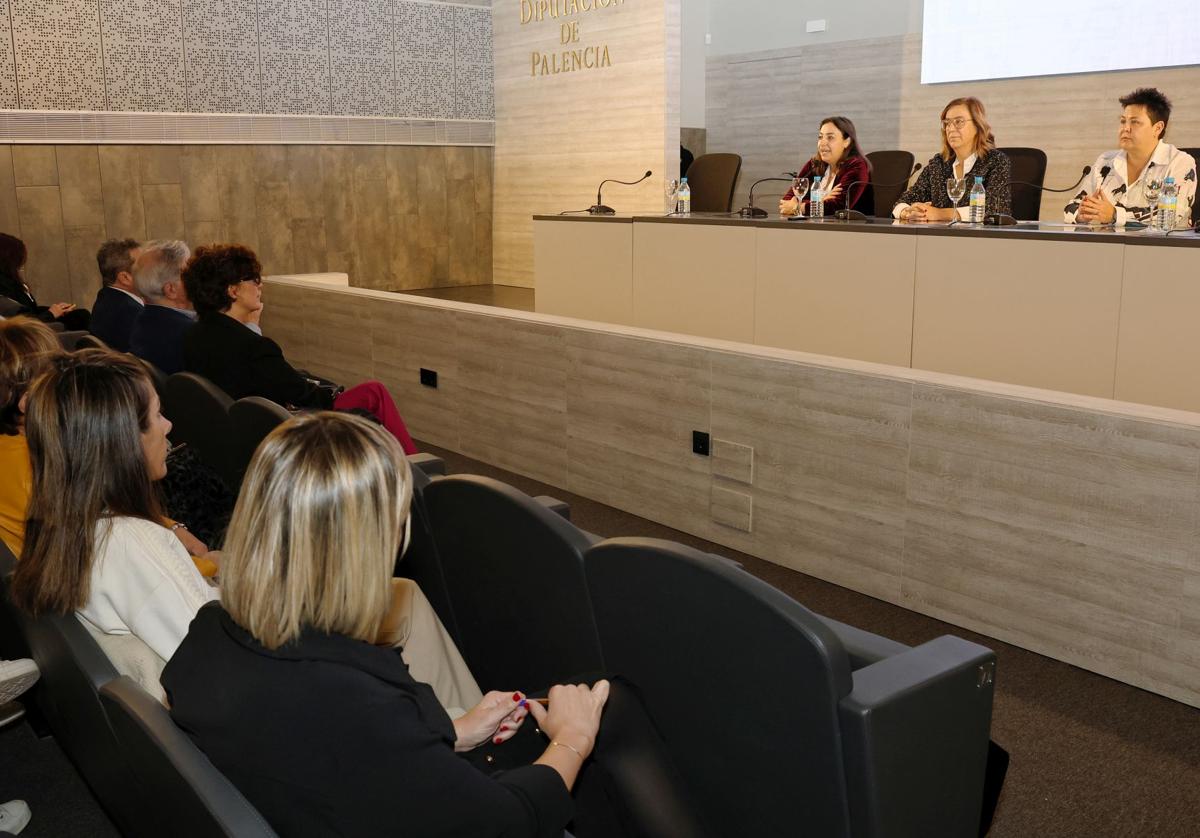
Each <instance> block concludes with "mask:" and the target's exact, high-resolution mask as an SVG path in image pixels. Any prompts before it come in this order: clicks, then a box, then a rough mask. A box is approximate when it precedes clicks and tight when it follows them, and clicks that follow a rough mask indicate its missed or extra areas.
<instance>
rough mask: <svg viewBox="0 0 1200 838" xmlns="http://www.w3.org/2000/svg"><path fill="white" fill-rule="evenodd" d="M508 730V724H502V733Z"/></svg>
mask: <svg viewBox="0 0 1200 838" xmlns="http://www.w3.org/2000/svg"><path fill="white" fill-rule="evenodd" d="M506 730H508V725H500V732H501V733H504V731H506Z"/></svg>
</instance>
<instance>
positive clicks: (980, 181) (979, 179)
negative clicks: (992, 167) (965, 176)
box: [975, 175, 983, 183]
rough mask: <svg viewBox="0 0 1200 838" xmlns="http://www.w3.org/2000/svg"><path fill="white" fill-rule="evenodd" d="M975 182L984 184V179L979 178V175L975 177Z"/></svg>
mask: <svg viewBox="0 0 1200 838" xmlns="http://www.w3.org/2000/svg"><path fill="white" fill-rule="evenodd" d="M975 182H976V183H983V177H982V176H978V175H977V176H976V177H975Z"/></svg>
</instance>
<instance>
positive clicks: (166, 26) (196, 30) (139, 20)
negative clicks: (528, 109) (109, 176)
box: [0, 0, 494, 121]
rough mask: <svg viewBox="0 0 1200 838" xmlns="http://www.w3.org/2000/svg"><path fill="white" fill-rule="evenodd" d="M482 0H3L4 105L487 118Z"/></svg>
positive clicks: (488, 29) (0, 95)
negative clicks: (450, 1) (449, 0)
mask: <svg viewBox="0 0 1200 838" xmlns="http://www.w3.org/2000/svg"><path fill="white" fill-rule="evenodd" d="M491 14H492V12H491V8H490V6H489V4H488V2H487V0H463V2H454V3H448V2H437V0H0V30H3V31H0V109H14V110H15V109H19V110H35V111H99V112H106V111H107V112H122V113H125V112H132V113H154V112H171V113H179V114H184V113H193V114H247V115H252V114H279V115H298V116H354V117H380V118H385V119H387V118H391V119H395V118H400V119H405V120H411V119H425V120H439V121H448V120H491V119H493V116H494V109H493V70H492V21H491Z"/></svg>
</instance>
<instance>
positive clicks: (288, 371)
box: [183, 313, 333, 409]
mask: <svg viewBox="0 0 1200 838" xmlns="http://www.w3.org/2000/svg"><path fill="white" fill-rule="evenodd" d="M183 366H184V369H186V370H187V371H188V372H194V373H198V374H200V375H202V376H204V377H205V378H207V379H208V380H209V381H211V382H213V383H214V384H216V385H217V386H218V387H220V388H221V389H222V390H224V391H225V392H226V393H228V394H229V395H230V396H231V397H232V398H234V399H240V398H244V397H246V396H262V397H264V398H268V399H270V400H271V401H273V402H277V403H278V404H281V405H284V406H285V407H286V406H288V405H291V406H293V407H315V408H326V409H327V408H330V407H332V406H333V394H332V393H331V392H330V390H329V389H328V388H324V389H323V388H320V387H318V386H317V385H315V384H313V383H312V382H310V381H309V380H308V379H307V378H305V377H304V376H303V375H301V374H300V373H298V372H297V371H296V370H295V368H294V367H292V365H291V364H289V363H288V362H287V360H286V359H285V358H284V357H283V350H282V349H280V348H279V344H277V343H276V342H275V341H273V340H271V339H270V338H267V337H263V336H262V335H259V334H256V333H254V332H252V331H250V329H248V328H246V326H244V325H243V324H241V323H239V322H238V321H237V320H234V319H233V318H232V317H230V316H229V315H227V314H221V313H216V314H202V315H200V320H199V322H198V323H196V324H195V325H194V326H193V327H192V328H191V329H189V330H188V332H187V334H186V335H185V336H184V338H183Z"/></svg>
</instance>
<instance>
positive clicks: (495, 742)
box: [492, 736, 504, 745]
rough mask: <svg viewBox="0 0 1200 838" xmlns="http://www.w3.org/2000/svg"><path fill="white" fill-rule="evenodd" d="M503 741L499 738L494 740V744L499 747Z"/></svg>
mask: <svg viewBox="0 0 1200 838" xmlns="http://www.w3.org/2000/svg"><path fill="white" fill-rule="evenodd" d="M503 741H504V740H503V739H501V738H500V737H499V736H497V737H496V738H495V739H493V740H492V744H493V745H499V744H500V743H501V742H503Z"/></svg>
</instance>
